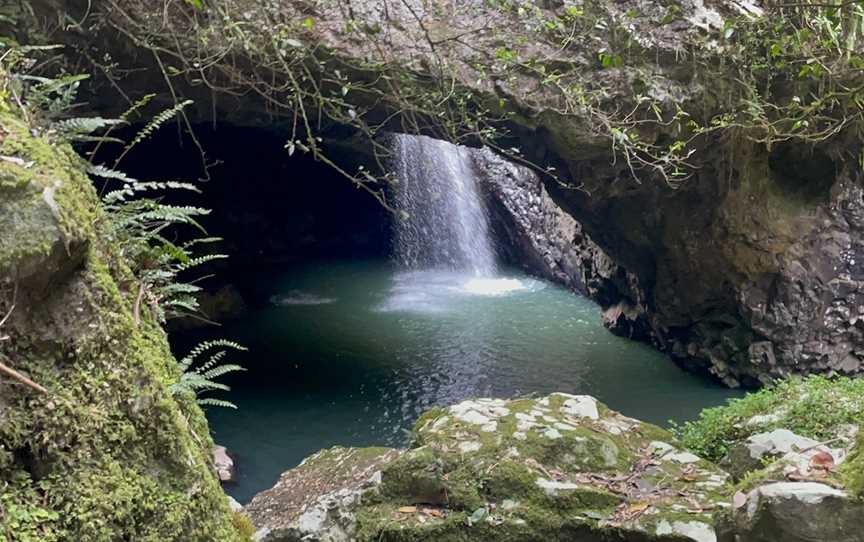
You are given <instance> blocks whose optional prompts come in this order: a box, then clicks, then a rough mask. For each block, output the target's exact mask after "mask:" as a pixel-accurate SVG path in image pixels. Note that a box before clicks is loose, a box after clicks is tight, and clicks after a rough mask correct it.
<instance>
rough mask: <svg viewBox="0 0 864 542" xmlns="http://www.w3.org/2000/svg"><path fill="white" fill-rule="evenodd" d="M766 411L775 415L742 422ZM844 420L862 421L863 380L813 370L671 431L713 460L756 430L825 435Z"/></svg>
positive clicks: (814, 436) (709, 412)
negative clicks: (766, 420)
mask: <svg viewBox="0 0 864 542" xmlns="http://www.w3.org/2000/svg"><path fill="white" fill-rule="evenodd" d="M769 414H771V415H776V416H777V419H776V420H774V421H771V422H769V423H766V424H760V425H753V424H749V425H748V424H747V423H746V422H747V421H748V420H749V419H751V418H753V417H754V416H759V415H769ZM844 424H856V425H861V424H864V380H852V379H848V378H834V379H831V378H826V377H822V376H811V377H808V378H806V379H798V378H793V379H789V380H784V381H781V382H778V383H777V384H776V385H774V386H773V387H769V388H765V389H762V390H759V391H757V392H753V393H750V394H748V395H747V396H746V397H743V398H741V399H734V400H732V401H730V402H729V404H728V405H726V406H722V407H717V408H709V409H706V410H703V411H702V413H701V414H700V416H699V419H698V420H696V421H694V422H688V423H686V424H684V425H682V426H679V427H677V428H676V429H675V433H677V434H678V436H679V437H680V438H681V441H682V443H683V444H684V445H685V446H686V447H688V448H689V449H691V450H692V451H694V452H695V453H697V454H699V455H701V456H702V457H706V458H708V459H711V460H715V461H716V460H719V459H721V458H722V457H723V456H724V455H726V453H727V452H728V450H729V448H730V447H731V446H732V445H733V444H735V443H737V442H740V441H742V440H744V439H746V438H747V437H749V436H750V435H753V434H755V433H758V432H764V431H766V430H770V429H776V428H781V427H782V428H786V429H789V430H790V431H793V432H795V433H797V434H799V435H802V436H806V437H811V438H815V439H818V440H825V439H829V438H832V437H833V436H835V432H836V431H837V430H838V429H840V428H841V426H843V425H844Z"/></svg>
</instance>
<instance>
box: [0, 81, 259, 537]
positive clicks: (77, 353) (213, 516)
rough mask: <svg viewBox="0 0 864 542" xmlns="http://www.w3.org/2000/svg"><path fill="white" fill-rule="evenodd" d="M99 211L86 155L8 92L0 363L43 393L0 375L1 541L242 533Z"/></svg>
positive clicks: (2, 115)
mask: <svg viewBox="0 0 864 542" xmlns="http://www.w3.org/2000/svg"><path fill="white" fill-rule="evenodd" d="M0 76H2V74H0ZM105 220H106V217H105V215H104V214H103V213H102V211H101V207H100V204H99V199H98V197H97V194H96V192H95V190H94V188H93V187H92V185H91V183H90V181H89V179H88V178H87V176H86V174H85V172H84V168H83V162H82V160H81V159H80V158H79V157H78V156H77V155H76V154H75V153H74V152H73V150H72V149H71V148H70V147H69V146H68V145H65V144H61V143H59V142H57V141H55V140H52V139H51V138H50V136H49V135H46V134H40V133H39V132H38V131H37V130H36V129H34V128H33V127H32V126H29V125H28V124H27V123H26V122H25V121H24V120H23V119H22V116H21V115H20V114H19V112H18V111H17V109H15V108H13V106H11V105H9V104H7V103H6V102H5V101H3V100H0V231H2V233H0V317H2V316H6V315H8V319H7V320H6V322H5V324H4V326H3V328H2V333H0V335H6V336H8V339H7V340H5V341H2V342H0V349H2V350H0V361H2V363H4V364H6V365H8V366H10V367H12V368H13V369H15V370H16V371H18V372H20V373H22V374H24V375H26V376H28V377H29V378H31V379H32V380H33V381H35V382H37V383H38V384H39V385H40V386H43V387H44V388H46V389H47V393H40V392H39V391H37V390H35V389H33V388H31V387H28V386H25V385H23V384H21V383H20V382H18V381H17V380H13V379H11V378H8V377H7V376H5V375H0V541H3V542H25V541H28V542H29V541H33V542H35V541H39V542H52V541H69V540H75V541H81V542H96V541H114V540H135V541H136V542H137V541H153V542H156V541H159V542H163V541H173V540H176V541H184V542H185V541H211V540H212V541H215V540H218V541H220V542H221V541H234V540H244V539H246V538H248V537H243V536H242V535H241V534H240V533H239V531H238V530H237V528H236V527H235V522H234V520H233V518H232V513H231V512H230V510H229V508H228V504H227V501H226V498H225V495H224V493H223V492H222V490H221V488H220V487H219V484H218V481H217V480H216V477H215V474H214V472H213V468H212V465H211V458H210V448H211V446H212V442H211V440H210V436H209V431H208V428H207V423H206V420H205V419H204V416H203V414H202V412H201V410H200V409H199V408H198V406H197V405H196V404H195V403H194V401H191V400H186V399H182V400H179V401H178V400H177V399H175V398H174V397H172V396H171V393H170V392H169V390H168V386H169V384H170V383H172V382H173V381H174V380H175V379H176V378H177V376H178V375H177V369H176V363H175V361H174V359H173V357H172V356H171V353H170V351H169V349H168V345H167V342H166V340H165V335H164V332H163V331H162V330H161V328H160V327H159V326H158V325H157V324H156V323H155V322H153V321H151V320H150V319H149V317H148V316H147V315H146V314H145V315H142V318H141V319H140V322H136V321H135V319H134V318H133V315H132V304H133V298H134V294H131V293H130V291H129V290H130V288H132V287H133V286H134V284H135V282H134V277H133V276H132V274H131V273H130V271H129V269H128V268H127V267H126V266H125V264H124V262H123V257H122V247H119V246H117V245H115V244H112V242H111V241H110V240H109V239H107V238H106V237H105V233H104V232H105V229H104V227H103V226H104V221H105ZM240 523H242V522H240Z"/></svg>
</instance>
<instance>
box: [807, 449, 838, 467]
mask: <svg viewBox="0 0 864 542" xmlns="http://www.w3.org/2000/svg"><path fill="white" fill-rule="evenodd" d="M810 468H811V469H822V470H831V469H833V468H834V456H832V455H831V454H829V453H828V452H816V453H815V454H813V456H812V457H811V458H810Z"/></svg>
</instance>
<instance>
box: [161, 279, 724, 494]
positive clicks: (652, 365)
mask: <svg viewBox="0 0 864 542" xmlns="http://www.w3.org/2000/svg"><path fill="white" fill-rule="evenodd" d="M238 284H241V285H242V284H246V285H247V286H249V285H251V288H252V290H251V291H250V292H247V294H248V297H249V299H251V300H252V302H251V304H252V307H251V309H250V311H249V313H248V314H247V315H246V316H245V317H244V318H242V319H241V320H238V321H236V322H234V323H230V324H228V325H225V326H223V327H222V328H210V329H208V330H206V331H205V332H204V334H203V335H201V336H203V337H209V338H212V337H214V336H223V337H227V338H231V339H234V340H237V341H239V342H241V343H243V344H245V345H246V346H248V347H249V348H250V351H249V352H248V353H244V354H242V355H238V356H234V360H236V361H239V362H241V363H242V364H243V365H245V366H246V367H247V368H248V369H249V370H248V371H247V372H246V373H243V374H241V375H239V377H236V378H234V379H233V380H232V381H231V383H232V384H233V386H234V389H233V390H232V391H231V392H230V393H229V394H228V395H227V398H229V399H230V400H232V401H233V402H235V403H236V404H237V405H238V406H239V410H237V411H233V410H227V409H214V408H211V409H209V411H208V416H209V418H210V421H211V427H212V429H213V432H214V436H215V439H216V441H217V442H219V443H221V444H224V445H226V446H227V447H228V448H229V450H231V452H232V453H233V454H235V455H236V456H237V459H238V464H239V469H240V470H239V482H238V483H237V484H236V485H234V486H231V487H229V488H228V492H229V493H230V494H232V495H233V496H234V497H235V498H237V499H238V500H240V501H241V502H246V501H248V500H249V499H250V498H251V497H252V495H254V494H255V493H256V492H258V491H261V490H263V489H266V488H269V487H271V486H272V485H273V484H274V483H275V481H276V480H277V479H278V477H279V474H280V473H281V472H283V471H285V470H287V469H288V468H291V467H293V466H295V465H296V464H297V463H299V462H300V460H302V459H303V458H304V457H305V456H307V455H309V454H311V453H313V452H315V451H317V450H318V449H320V448H323V447H328V446H333V445H337V444H338V445H345V446H367V445H390V446H399V445H404V444H405V443H406V441H407V431H408V430H409V429H410V428H411V426H412V424H413V422H414V421H415V420H416V418H417V417H418V416H419V415H420V414H421V413H422V412H423V411H424V410H426V409H428V408H430V407H432V406H435V405H447V404H452V403H455V402H458V401H461V400H463V399H467V398H473V397H481V396H482V397H513V396H518V395H525V394H546V393H549V392H552V391H563V392H568V393H587V394H591V395H595V396H597V397H598V398H600V399H601V400H602V401H604V402H605V403H607V404H608V405H610V406H611V407H612V408H615V409H617V410H620V411H622V412H624V413H625V414H628V415H631V416H635V417H639V418H641V419H643V420H648V421H652V422H655V423H660V424H665V423H666V422H667V421H668V420H670V419H673V420H678V421H680V420H686V419H691V418H693V417H695V416H696V415H697V414H698V412H699V410H700V409H702V408H703V407H706V406H712V405H717V404H720V403H722V402H723V401H724V400H725V399H726V398H727V397H730V396H731V395H733V393H734V392H731V391H730V390H726V389H723V388H720V387H718V386H715V385H713V384H712V383H710V382H708V381H706V380H704V379H701V378H697V377H695V376H693V375H690V374H688V373H685V372H683V371H681V370H680V369H678V368H677V367H676V366H675V365H674V364H673V363H672V362H671V361H670V360H669V359H668V358H666V357H665V356H663V355H662V354H660V353H658V352H656V351H655V350H653V349H652V348H650V347H648V346H646V345H643V344H640V343H636V342H633V341H629V340H626V339H623V338H620V337H616V336H614V335H612V334H611V333H609V332H608V331H606V330H605V329H604V328H603V326H602V324H601V321H600V316H599V311H598V309H597V307H596V305H594V304H593V303H592V302H590V301H588V300H586V299H584V298H582V297H579V296H577V295H574V294H572V293H570V292H568V291H566V290H564V289H562V288H559V287H557V286H555V285H552V284H550V283H547V282H544V281H540V280H536V279H532V278H529V277H526V276H524V275H522V274H520V273H519V272H507V271H504V272H502V273H501V274H500V275H499V276H497V277H495V278H494V279H484V278H478V277H475V276H473V275H464V274H459V273H455V272H452V271H442V272H435V271H424V272H409V273H405V272H399V271H397V270H396V269H394V268H393V267H392V266H390V265H389V264H387V263H385V262H350V263H322V264H314V265H307V266H303V267H298V268H293V269H287V270H286V269H283V270H274V271H270V272H261V271H256V272H255V273H254V274H252V275H249V276H246V277H245V278H241V279H238ZM255 300H258V301H259V303H257V304H256V302H255ZM198 338H199V337H190V336H186V337H181V338H180V339H181V340H180V341H179V342H187V343H188V342H189V341H194V340H197V339H198ZM183 348H185V346H183V345H179V344H178V350H182V349H183ZM181 353H182V352H181Z"/></svg>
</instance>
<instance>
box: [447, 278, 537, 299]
mask: <svg viewBox="0 0 864 542" xmlns="http://www.w3.org/2000/svg"><path fill="white" fill-rule="evenodd" d="M521 290H528V286H527V285H525V284H523V283H522V281H521V280H518V279H507V278H472V279H469V280H468V281H467V282H465V283H464V284H463V285H462V291H463V292H466V293H469V294H473V295H494V296H499V295H507V294H511V293H513V292H519V291H521Z"/></svg>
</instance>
